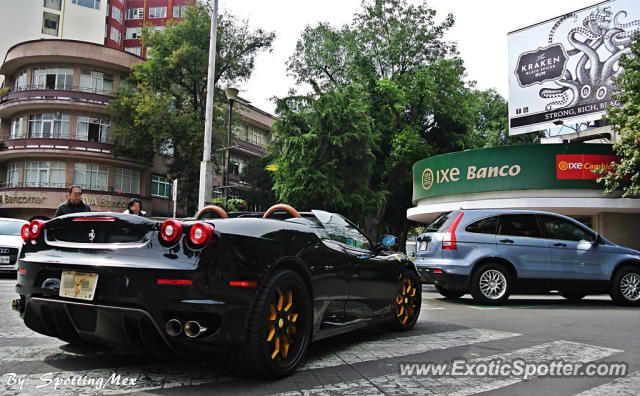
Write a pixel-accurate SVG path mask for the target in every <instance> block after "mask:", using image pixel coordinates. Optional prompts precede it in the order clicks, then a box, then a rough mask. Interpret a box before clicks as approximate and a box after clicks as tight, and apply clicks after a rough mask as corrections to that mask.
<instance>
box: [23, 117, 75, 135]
mask: <svg viewBox="0 0 640 396" xmlns="http://www.w3.org/2000/svg"><path fill="white" fill-rule="evenodd" d="M69 119H70V116H69V115H68V114H60V113H56V114H46V113H45V114H32V115H30V116H29V137H30V138H63V139H64V138H69Z"/></svg>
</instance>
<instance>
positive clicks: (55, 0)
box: [42, 0, 62, 11]
mask: <svg viewBox="0 0 640 396" xmlns="http://www.w3.org/2000/svg"><path fill="white" fill-rule="evenodd" d="M61 5H62V1H60V0H44V2H43V4H42V6H43V7H45V8H51V9H52V10H58V11H60V8H61V7H60V6H61Z"/></svg>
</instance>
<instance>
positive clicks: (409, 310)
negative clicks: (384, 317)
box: [396, 277, 417, 326]
mask: <svg viewBox="0 0 640 396" xmlns="http://www.w3.org/2000/svg"><path fill="white" fill-rule="evenodd" d="M416 293H417V289H416V285H415V282H413V280H411V278H409V277H405V278H404V279H403V280H402V289H401V290H400V292H399V293H398V295H397V296H396V317H397V318H398V322H399V323H400V324H401V325H403V326H404V325H405V324H406V323H407V322H408V321H410V320H411V319H412V318H413V316H414V315H415V314H416V307H417V296H416Z"/></svg>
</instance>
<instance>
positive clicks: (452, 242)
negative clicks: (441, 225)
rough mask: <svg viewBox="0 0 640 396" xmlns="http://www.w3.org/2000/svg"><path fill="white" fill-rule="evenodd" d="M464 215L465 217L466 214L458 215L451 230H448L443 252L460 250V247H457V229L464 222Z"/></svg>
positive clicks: (443, 239) (444, 238)
mask: <svg viewBox="0 0 640 396" xmlns="http://www.w3.org/2000/svg"><path fill="white" fill-rule="evenodd" d="M462 215H464V212H460V214H458V217H456V219H455V220H454V221H453V223H451V225H450V226H449V228H447V231H446V232H445V234H444V237H443V238H442V250H456V249H458V245H456V227H458V224H459V223H460V220H462Z"/></svg>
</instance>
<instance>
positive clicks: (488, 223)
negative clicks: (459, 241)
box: [464, 216, 498, 234]
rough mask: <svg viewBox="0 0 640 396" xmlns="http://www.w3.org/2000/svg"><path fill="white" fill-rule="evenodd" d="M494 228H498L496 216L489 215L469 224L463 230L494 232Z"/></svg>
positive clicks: (483, 232)
mask: <svg viewBox="0 0 640 396" xmlns="http://www.w3.org/2000/svg"><path fill="white" fill-rule="evenodd" d="M496 228H498V216H491V217H487V218H486V219H480V220H478V221H475V222H473V223H471V224H469V225H468V226H467V228H465V229H464V230H465V231H466V232H477V233H478V234H495V233H496Z"/></svg>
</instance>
